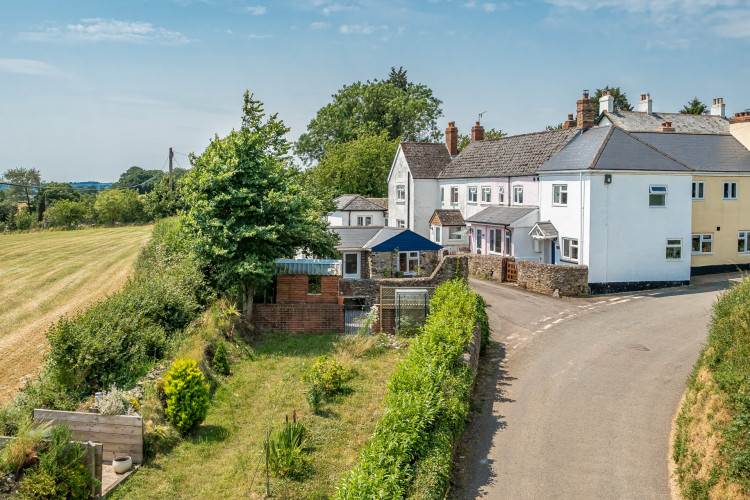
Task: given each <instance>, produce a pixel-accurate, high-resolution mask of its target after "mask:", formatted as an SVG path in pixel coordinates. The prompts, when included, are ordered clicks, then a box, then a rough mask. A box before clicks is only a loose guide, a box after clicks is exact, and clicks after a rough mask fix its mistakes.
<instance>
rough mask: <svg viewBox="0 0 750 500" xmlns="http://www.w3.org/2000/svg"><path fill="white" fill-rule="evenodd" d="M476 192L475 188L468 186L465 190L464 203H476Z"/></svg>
mask: <svg viewBox="0 0 750 500" xmlns="http://www.w3.org/2000/svg"><path fill="white" fill-rule="evenodd" d="M478 191H479V190H478V189H477V187H476V186H468V187H467V188H466V203H476V202H477V192H478Z"/></svg>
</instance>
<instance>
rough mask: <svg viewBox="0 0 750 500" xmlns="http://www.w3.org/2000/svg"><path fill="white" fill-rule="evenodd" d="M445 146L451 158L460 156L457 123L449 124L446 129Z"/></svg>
mask: <svg viewBox="0 0 750 500" xmlns="http://www.w3.org/2000/svg"><path fill="white" fill-rule="evenodd" d="M445 146H446V147H447V148H448V152H449V153H450V155H451V156H456V155H457V154H458V129H457V128H456V122H448V128H447V129H445Z"/></svg>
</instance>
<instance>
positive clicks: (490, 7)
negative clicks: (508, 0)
mask: <svg viewBox="0 0 750 500" xmlns="http://www.w3.org/2000/svg"><path fill="white" fill-rule="evenodd" d="M462 7H464V8H466V9H477V8H478V9H482V10H483V11H485V12H495V11H496V10H497V4H494V3H483V4H480V3H477V2H475V1H474V0H472V1H471V2H464V4H463V5H462ZM501 7H503V8H508V5H507V4H501Z"/></svg>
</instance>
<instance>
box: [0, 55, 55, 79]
mask: <svg viewBox="0 0 750 500" xmlns="http://www.w3.org/2000/svg"><path fill="white" fill-rule="evenodd" d="M0 73H15V74H17V75H34V76H55V75H56V74H57V73H58V71H57V68H55V67H54V66H50V65H49V64H47V63H44V62H41V61H35V60H33V59H0Z"/></svg>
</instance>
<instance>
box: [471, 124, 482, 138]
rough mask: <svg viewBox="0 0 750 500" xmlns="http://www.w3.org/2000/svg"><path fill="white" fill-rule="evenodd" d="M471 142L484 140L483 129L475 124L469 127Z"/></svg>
mask: <svg viewBox="0 0 750 500" xmlns="http://www.w3.org/2000/svg"><path fill="white" fill-rule="evenodd" d="M471 140H472V141H483V140H484V127H483V126H481V125H480V124H479V122H477V124H476V125H474V126H473V127H471Z"/></svg>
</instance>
